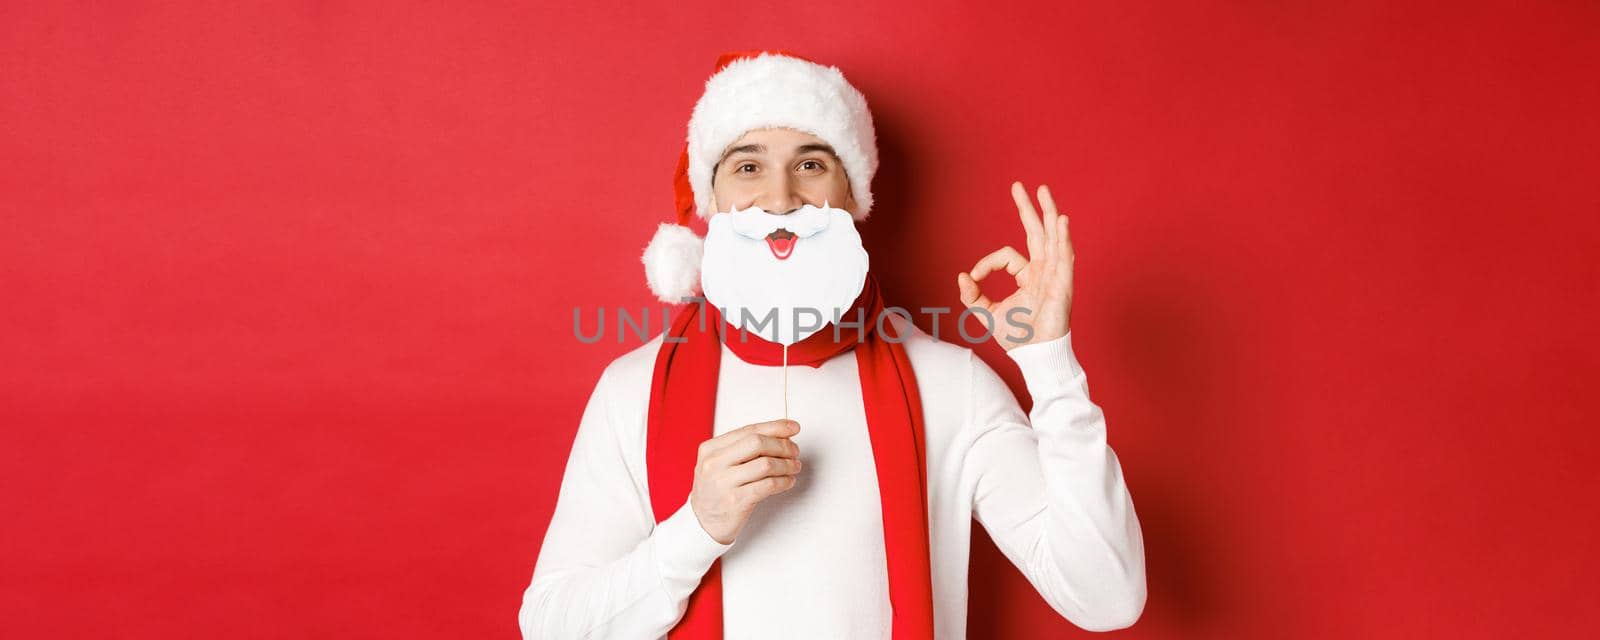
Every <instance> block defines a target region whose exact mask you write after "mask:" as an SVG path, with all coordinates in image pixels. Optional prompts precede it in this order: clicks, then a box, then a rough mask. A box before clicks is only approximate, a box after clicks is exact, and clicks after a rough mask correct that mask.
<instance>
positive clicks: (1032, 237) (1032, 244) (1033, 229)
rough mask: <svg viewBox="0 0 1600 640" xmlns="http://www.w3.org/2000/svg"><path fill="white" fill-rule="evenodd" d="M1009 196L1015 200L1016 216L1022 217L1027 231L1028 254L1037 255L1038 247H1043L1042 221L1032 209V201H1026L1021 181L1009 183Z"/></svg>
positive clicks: (1026, 195) (1026, 196) (1025, 191)
mask: <svg viewBox="0 0 1600 640" xmlns="http://www.w3.org/2000/svg"><path fill="white" fill-rule="evenodd" d="M1011 198H1012V199H1013V200H1016V201H1017V216H1018V217H1021V218H1022V228H1023V230H1025V231H1027V233H1028V255H1030V256H1037V255H1039V249H1041V248H1042V247H1044V242H1045V229H1044V223H1043V222H1042V221H1041V220H1039V214H1038V213H1035V212H1034V210H1033V203H1032V202H1029V201H1028V192H1027V190H1026V189H1023V188H1022V183H1021V182H1013V183H1011Z"/></svg>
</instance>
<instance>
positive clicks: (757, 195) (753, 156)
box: [711, 127, 856, 214]
mask: <svg viewBox="0 0 1600 640" xmlns="http://www.w3.org/2000/svg"><path fill="white" fill-rule="evenodd" d="M711 194H712V195H711V198H712V204H713V209H714V213H721V212H725V211H728V210H730V209H745V208H747V207H750V206H758V207H761V208H762V209H765V210H767V211H768V212H771V213H776V214H786V213H789V212H791V211H794V210H795V209H798V208H800V207H802V206H804V205H807V204H810V205H814V206H818V207H820V206H822V205H823V204H824V203H827V204H828V206H830V207H836V208H840V209H844V210H845V211H849V212H850V213H851V214H854V213H855V211H856V201H855V198H854V197H852V196H851V194H850V180H849V178H848V177H846V176H845V173H844V165H843V164H842V163H840V162H839V157H838V156H836V155H834V152H833V147H830V146H828V144H827V143H826V142H823V141H822V139H821V138H818V137H816V136H814V135H811V134H809V133H805V132H802V131H797V130H795V129H789V128H786V127H774V128H770V129H755V130H752V131H749V132H746V133H745V134H744V136H742V137H740V138H739V139H738V140H736V141H734V143H733V144H731V145H728V149H727V150H726V151H725V152H723V156H722V160H721V161H719V162H718V163H717V166H716V168H715V170H714V171H713V173H712V177H711Z"/></svg>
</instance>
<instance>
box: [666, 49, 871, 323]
mask: <svg viewBox="0 0 1600 640" xmlns="http://www.w3.org/2000/svg"><path fill="white" fill-rule="evenodd" d="M768 127H788V128H791V129H797V130H800V131H804V132H806V133H809V134H811V135H814V136H816V137H818V138H821V139H823V140H824V141H826V142H827V143H828V144H829V145H830V146H832V147H833V149H834V152H835V153H837V154H838V156H839V161H840V162H841V163H843V165H844V172H845V176H846V177H848V178H849V180H850V193H851V195H852V196H853V197H854V198H855V201H856V207H857V208H856V211H855V214H854V217H855V219H856V220H857V221H861V220H865V219H866V217H867V213H868V212H870V211H871V209H872V176H873V174H874V173H877V171H878V144H877V138H876V136H875V135H874V132H873V129H872V113H871V112H870V111H868V110H867V99H866V97H865V96H863V95H862V94H861V92H860V91H857V90H856V88H855V87H853V86H851V85H850V83H849V82H848V81H847V80H845V78H844V74H843V73H841V72H840V71H839V69H838V68H837V67H831V66H823V65H820V64H817V63H815V62H812V61H811V60H808V59H805V58H802V57H800V56H797V55H795V54H793V53H789V52H787V51H784V50H781V49H780V50H773V51H737V52H732V53H725V54H722V56H721V57H720V58H718V59H717V68H716V71H715V72H714V73H713V74H712V76H711V79H709V80H707V81H706V89H705V93H703V94H701V96H700V100H699V101H698V102H696V103H695V105H694V112H693V114H692V115H691V116H690V118H689V135H688V138H687V140H686V142H685V144H684V149H683V153H682V155H680V156H679V158H678V170H677V175H676V177H675V179H674V181H673V189H674V191H675V203H676V205H677V216H676V219H675V220H674V221H672V222H663V223H661V226H660V227H658V228H657V229H656V233H655V236H654V237H652V238H651V239H650V244H649V245H648V246H646V247H645V250H644V255H643V256H642V257H641V258H640V259H641V261H642V262H644V274H645V281H646V282H647V283H648V284H649V285H650V292H651V293H654V294H655V295H656V297H657V298H659V299H661V300H663V301H666V302H673V303H676V302H682V301H683V299H684V298H685V297H688V296H692V295H696V294H698V293H699V292H700V250H701V242H702V238H701V237H700V236H699V235H697V234H695V232H694V231H693V230H691V229H690V228H689V222H690V221H691V219H692V218H693V217H699V218H700V219H701V220H705V219H707V218H709V217H710V216H711V214H713V213H716V212H715V211H712V210H711V175H712V172H713V171H714V169H715V167H716V163H717V161H718V160H719V159H721V157H722V152H723V151H724V150H726V149H727V148H728V146H730V145H732V144H733V143H734V142H736V141H738V139H739V138H740V137H742V136H743V135H744V134H745V133H747V132H749V131H752V130H755V129H765V128H768Z"/></svg>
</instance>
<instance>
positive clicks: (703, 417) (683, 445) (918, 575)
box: [645, 273, 933, 640]
mask: <svg viewBox="0 0 1600 640" xmlns="http://www.w3.org/2000/svg"><path fill="white" fill-rule="evenodd" d="M684 309H685V311H684V313H681V314H680V315H679V316H678V317H677V318H676V319H675V320H674V321H673V323H672V327H671V328H670V329H668V331H667V334H666V335H667V336H668V338H669V339H670V340H664V341H663V342H662V345H661V351H660V352H659V353H658V354H657V355H656V366H655V375H654V376H652V379H651V382H650V414H649V423H648V429H649V432H648V436H647V446H646V449H647V452H646V463H645V464H646V467H647V469H648V473H649V483H650V502H651V505H652V506H653V507H654V510H655V516H656V521H657V522H660V521H662V520H665V519H666V518H667V517H668V516H670V515H672V513H673V512H674V511H677V509H678V508H679V507H681V506H683V503H684V502H685V501H686V500H688V498H689V492H690V490H691V489H692V488H693V486H694V465H695V461H696V452H697V450H698V448H699V446H700V443H701V442H702V441H704V440H707V439H709V438H711V437H712V436H713V435H715V434H714V432H713V430H712V429H713V427H712V417H713V416H715V415H716V414H715V409H716V406H715V405H716V398H717V369H718V367H719V366H720V364H721V358H722V349H721V347H720V344H719V343H723V342H725V343H726V344H727V345H728V348H729V349H730V350H732V351H733V352H734V354H735V355H737V356H739V359H741V360H744V361H746V362H749V363H752V364H759V365H779V364H781V363H782V362H783V345H782V344H779V343H776V342H769V341H767V340H763V339H761V338H760V337H758V336H756V335H755V334H754V333H748V334H745V335H744V336H741V332H740V330H739V328H737V327H734V326H733V325H731V324H728V323H727V322H726V321H725V320H723V319H722V315H721V314H720V313H719V312H718V311H717V308H716V307H715V306H713V305H710V304H692V305H688V306H687V307H685V308H684ZM882 312H883V301H882V299H881V298H880V294H879V291H878V282H877V280H876V279H875V278H873V277H872V274H871V273H868V274H867V281H866V286H865V287H863V289H862V292H861V295H860V296H859V297H857V298H856V301H855V304H854V308H853V310H851V311H847V312H846V313H844V314H843V315H842V316H841V317H842V318H843V319H844V321H845V322H855V321H856V320H857V319H860V320H862V323H861V324H862V325H863V326H861V327H859V328H857V327H849V326H844V325H843V324H841V326H840V327H839V329H838V330H839V337H838V340H835V339H834V327H833V326H832V325H829V326H826V327H824V328H823V329H822V330H821V331H818V332H817V333H814V334H812V335H811V336H809V337H807V338H806V339H804V340H801V341H799V342H797V343H795V344H793V345H790V346H789V363H790V364H803V365H810V366H812V367H820V366H822V363H823V361H825V360H827V359H829V358H831V357H833V356H835V355H838V354H841V353H844V352H845V351H849V350H850V349H852V348H854V349H855V352H856V366H857V367H858V369H859V371H860V373H861V398H862V401H863V404H864V405H865V408H866V416H867V431H868V432H869V435H870V436H871V440H872V451H873V456H874V462H875V463H876V466H877V472H878V493H879V495H880V496H881V497H882V500H883V542H884V548H885V552H886V555H887V564H888V567H887V568H888V573H889V603H890V604H891V605H892V606H893V608H894V623H893V630H894V635H893V637H894V638H895V639H896V640H908V639H911V638H917V639H925V638H932V637H933V580H932V573H931V570H930V568H929V562H930V561H929V550H928V549H929V546H928V511H927V505H928V487H927V473H926V464H925V460H926V453H925V451H924V439H923V430H922V428H923V427H922V424H923V422H922V402H921V398H920V397H919V396H918V395H917V380H916V377H915V376H914V375H912V372H911V360H910V359H909V358H907V357H906V350H905V346H904V345H903V344H899V343H897V342H890V341H889V340H886V339H884V337H883V336H880V335H879V332H878V326H877V325H878V322H877V320H878V318H879V314H881V313H882ZM702 314H703V315H702ZM883 324H884V327H883V328H884V330H886V331H890V332H893V331H894V330H895V329H894V328H893V327H892V326H890V323H889V321H888V320H887V319H886V320H885V322H884V323H883ZM718 329H720V330H721V331H722V332H723V334H722V335H723V336H724V337H723V338H722V340H720V341H719V340H718V335H717V330H718ZM863 333H864V334H865V336H864V337H863V335H862V334H863ZM891 337H892V338H894V339H896V340H900V339H902V338H903V336H899V335H892V336H891ZM680 339H681V340H683V341H682V342H679V340H680ZM902 341H903V340H902ZM668 636H669V637H670V638H672V639H674V640H676V639H678V638H692V639H694V640H704V639H710V640H720V639H721V638H722V560H721V559H718V560H717V561H716V562H713V563H712V564H711V569H710V570H708V571H707V572H706V575H705V577H704V578H703V579H701V581H700V586H699V587H697V588H696V589H695V591H694V593H693V594H691V595H690V596H689V605H688V610H687V611H686V612H684V615H683V618H682V619H681V620H679V621H678V624H677V626H676V627H673V629H672V630H671V632H669V633H668Z"/></svg>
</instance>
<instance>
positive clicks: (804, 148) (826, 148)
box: [794, 143, 839, 159]
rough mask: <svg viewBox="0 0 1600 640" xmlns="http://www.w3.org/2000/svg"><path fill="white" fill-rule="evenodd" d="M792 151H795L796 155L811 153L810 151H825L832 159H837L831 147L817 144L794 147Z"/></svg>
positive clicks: (837, 155)
mask: <svg viewBox="0 0 1600 640" xmlns="http://www.w3.org/2000/svg"><path fill="white" fill-rule="evenodd" d="M794 151H795V154H796V155H799V154H802V153H808V152H811V151H826V152H827V153H828V155H830V156H833V157H834V159H838V158H839V154H838V153H837V152H835V151H834V150H833V147H830V146H828V145H825V144H818V143H812V144H803V145H800V146H798V147H795V150H794Z"/></svg>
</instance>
